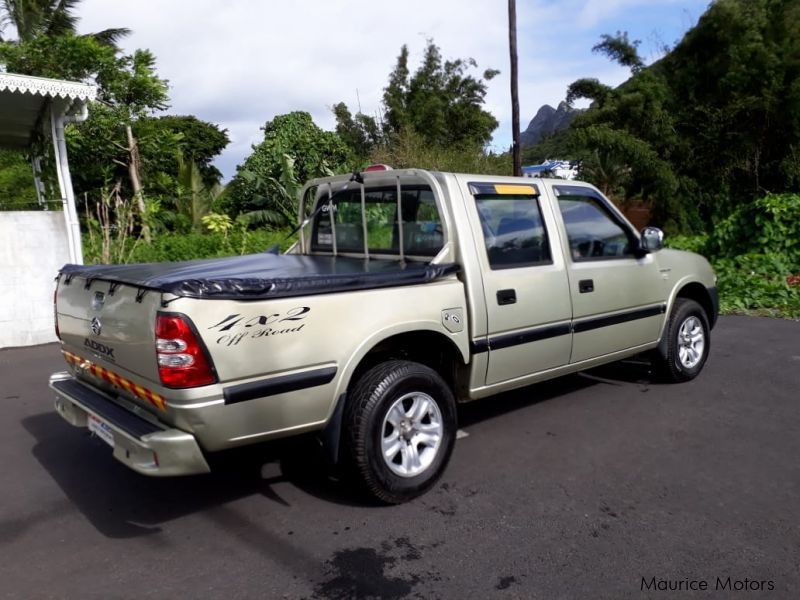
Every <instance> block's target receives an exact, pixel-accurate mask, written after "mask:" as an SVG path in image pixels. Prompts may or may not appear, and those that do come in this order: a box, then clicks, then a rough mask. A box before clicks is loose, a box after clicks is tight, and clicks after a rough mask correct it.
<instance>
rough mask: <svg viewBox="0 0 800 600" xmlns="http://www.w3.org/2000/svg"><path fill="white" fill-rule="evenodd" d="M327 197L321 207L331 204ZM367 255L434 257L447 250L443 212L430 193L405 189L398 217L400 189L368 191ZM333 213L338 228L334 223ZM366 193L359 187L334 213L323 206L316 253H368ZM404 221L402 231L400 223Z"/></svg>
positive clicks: (317, 221)
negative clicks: (364, 212) (401, 249)
mask: <svg viewBox="0 0 800 600" xmlns="http://www.w3.org/2000/svg"><path fill="white" fill-rule="evenodd" d="M326 201H327V198H326V196H322V197H321V198H320V200H319V202H322V203H324V202H326ZM364 205H365V208H366V215H365V216H366V229H367V249H368V251H369V254H370V255H377V256H381V255H389V256H399V255H400V245H401V232H402V246H403V254H404V255H405V256H419V257H433V256H436V254H437V253H438V252H439V250H441V249H442V246H443V245H444V235H443V229H442V222H441V218H440V216H439V211H438V209H437V207H436V201H435V199H434V195H433V192H432V190H431V189H430V187H428V186H425V185H406V186H403V187H402V189H401V195H400V205H401V207H402V215H398V202H397V187H385V188H368V189H366V190H365V193H364ZM331 213H332V214H333V223H331ZM363 216H364V214H363V213H362V205H361V190H360V188H358V187H356V188H354V189H352V190H348V191H346V192H344V193H343V194H339V195H337V197H336V200H335V202H334V205H333V208H332V211H331V210H329V209H328V207H325V206H323V208H322V211H321V213H320V215H319V217H317V219H315V223H314V227H313V230H312V237H311V249H312V251H314V252H322V253H327V252H333V251H334V231H335V236H336V240H335V241H336V248H335V249H336V252H337V253H340V254H341V253H345V254H347V253H357V254H363V253H364V223H363ZM398 217H401V218H402V225H401V223H400V220H401V219H400V218H398Z"/></svg>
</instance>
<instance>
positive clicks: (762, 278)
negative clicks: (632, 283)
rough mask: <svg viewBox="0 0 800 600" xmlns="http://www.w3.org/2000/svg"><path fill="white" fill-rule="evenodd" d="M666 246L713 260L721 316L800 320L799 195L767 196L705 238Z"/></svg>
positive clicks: (680, 239)
mask: <svg viewBox="0 0 800 600" xmlns="http://www.w3.org/2000/svg"><path fill="white" fill-rule="evenodd" d="M667 243H668V245H669V246H671V247H673V248H679V249H682V250H689V251H691V252H698V253H700V254H704V255H706V256H709V257H710V258H711V262H712V264H713V266H714V270H715V271H716V273H717V277H718V281H717V285H718V287H719V292H720V300H721V305H722V309H723V311H726V312H730V311H744V310H756V311H760V312H764V313H765V314H783V315H788V316H794V317H800V195H797V194H768V195H767V196H765V197H763V198H760V199H759V200H757V201H755V202H753V203H752V204H747V205H743V206H741V207H740V208H738V209H737V210H736V211H734V212H733V213H732V214H731V215H730V216H728V217H727V218H726V219H724V220H722V221H721V222H719V223H718V224H717V226H716V227H715V228H714V229H713V231H712V233H710V234H709V235H702V236H692V237H676V238H672V239H669V238H668V240H667Z"/></svg>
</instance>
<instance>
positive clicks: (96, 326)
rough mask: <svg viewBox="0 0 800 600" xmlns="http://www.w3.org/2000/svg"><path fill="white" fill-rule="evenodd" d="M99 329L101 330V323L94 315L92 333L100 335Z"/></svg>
mask: <svg viewBox="0 0 800 600" xmlns="http://www.w3.org/2000/svg"><path fill="white" fill-rule="evenodd" d="M101 331H103V324H102V323H101V322H100V319H98V318H97V317H94V318H93V319H92V333H93V334H95V335H100V332H101Z"/></svg>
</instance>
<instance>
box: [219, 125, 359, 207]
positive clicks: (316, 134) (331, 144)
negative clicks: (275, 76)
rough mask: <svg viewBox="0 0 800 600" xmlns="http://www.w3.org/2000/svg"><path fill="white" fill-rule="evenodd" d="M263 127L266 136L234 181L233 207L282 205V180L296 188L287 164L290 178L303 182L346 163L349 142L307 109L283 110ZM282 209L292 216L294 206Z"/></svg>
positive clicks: (339, 167)
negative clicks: (319, 123)
mask: <svg viewBox="0 0 800 600" xmlns="http://www.w3.org/2000/svg"><path fill="white" fill-rule="evenodd" d="M262 131H263V132H264V139H263V140H262V141H261V142H260V143H259V144H256V145H254V146H253V152H252V154H250V156H248V157H247V158H246V159H245V161H244V163H243V164H241V165H240V166H238V167H237V168H236V176H235V177H234V178H233V180H232V181H231V183H230V184H229V188H230V190H229V195H228V203H229V204H228V208H229V210H231V211H232V212H234V213H237V214H238V213H242V212H249V211H256V210H263V209H272V208H276V203H279V202H281V201H282V200H283V199H284V192H283V191H282V190H281V189H280V187H279V186H278V185H276V184H277V183H280V182H282V181H283V183H282V184H281V185H282V187H284V188H286V187H292V185H291V184H290V183H289V182H288V181H287V165H290V170H291V178H290V179H292V180H294V181H299V182H304V181H306V180H308V179H311V178H313V177H320V176H323V175H328V174H332V173H333V171H336V170H341V169H343V168H346V167H345V165H346V164H347V162H348V158H349V157H350V152H349V150H348V147H347V146H346V145H345V143H344V142H343V141H342V139H341V138H340V137H339V136H338V135H337V134H336V133H335V132H332V131H323V130H322V129H320V128H319V127H318V126H317V125H316V124H315V123H314V121H313V119H312V118H311V115H310V114H308V113H307V112H301V111H298V112H292V113H289V114H286V115H278V116H277V117H275V118H274V119H273V120H271V121H267V122H266V124H265V125H264V127H262ZM286 184H288V185H286ZM292 201H294V199H292ZM278 212H281V214H284V215H285V216H286V219H287V220H288V219H289V214H290V213H291V211H286V210H283V209H280V210H279V211H278Z"/></svg>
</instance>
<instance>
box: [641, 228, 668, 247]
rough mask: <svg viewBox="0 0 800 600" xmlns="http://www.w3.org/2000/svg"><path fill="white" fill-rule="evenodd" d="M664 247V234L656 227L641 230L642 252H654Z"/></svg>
mask: <svg viewBox="0 0 800 600" xmlns="http://www.w3.org/2000/svg"><path fill="white" fill-rule="evenodd" d="M663 247H664V232H663V231H661V230H660V229H659V228H658V227H645V228H644V229H642V250H646V251H647V252H656V251H657V250H661V248H663Z"/></svg>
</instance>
